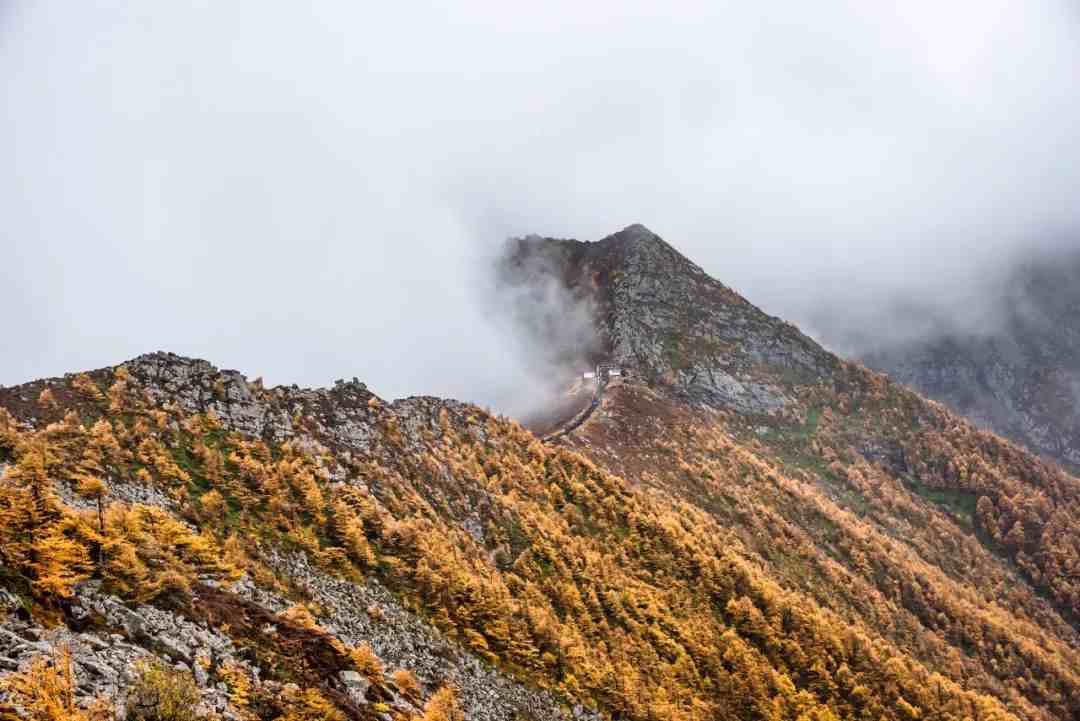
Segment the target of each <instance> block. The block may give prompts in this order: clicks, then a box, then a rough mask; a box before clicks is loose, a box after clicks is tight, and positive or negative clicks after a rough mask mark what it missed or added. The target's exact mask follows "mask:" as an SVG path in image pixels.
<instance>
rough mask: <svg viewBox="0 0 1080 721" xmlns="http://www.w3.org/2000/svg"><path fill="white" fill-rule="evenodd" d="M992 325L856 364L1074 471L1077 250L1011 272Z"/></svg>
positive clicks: (1079, 386) (1079, 453)
mask: <svg viewBox="0 0 1080 721" xmlns="http://www.w3.org/2000/svg"><path fill="white" fill-rule="evenodd" d="M1003 291H1004V292H1003V293H1002V295H1001V297H1000V298H999V299H998V300H997V301H996V308H997V318H996V319H995V322H994V324H993V327H992V328H990V329H988V330H986V331H983V332H979V333H963V332H947V331H943V332H940V333H938V334H933V335H931V336H929V337H926V338H923V339H920V340H918V341H916V342H913V343H910V344H904V345H889V344H887V343H886V344H884V346H883V347H882V348H880V349H879V350H877V351H875V352H872V353H869V354H867V355H866V357H865V359H864V360H865V362H866V363H867V365H869V366H870V367H872V368H876V369H880V370H882V371H884V372H887V373H889V375H891V376H892V377H893V378H895V379H896V380H898V381H899V382H901V383H904V384H907V385H910V386H911V387H913V388H915V389H916V390H918V391H919V392H920V393H923V394H925V395H926V396H928V397H930V398H935V399H937V400H940V401H942V402H943V403H946V404H947V405H948V406H949V407H950V408H953V409H954V410H956V411H957V412H958V413H961V414H963V415H965V416H967V417H969V418H971V419H972V420H973V421H975V422H976V423H978V424H979V425H982V426H985V427H986V428H990V429H993V430H994V431H996V432H998V433H1001V434H1002V435H1005V436H1008V437H1009V438H1012V439H1014V440H1016V441H1018V442H1019V443H1023V444H1024V445H1026V446H1027V447H1029V448H1031V449H1032V450H1033V451H1035V452H1036V453H1040V454H1042V455H1044V456H1046V457H1048V458H1052V459H1054V460H1057V461H1059V462H1061V463H1064V464H1066V465H1067V466H1069V467H1070V468H1072V469H1074V470H1075V469H1077V468H1080V253H1075V252H1074V253H1072V254H1066V255H1063V256H1061V257H1058V258H1054V259H1052V261H1047V260H1042V261H1040V262H1039V263H1038V264H1035V265H1031V266H1029V267H1026V268H1023V269H1021V270H1019V271H1017V272H1016V273H1015V274H1014V275H1013V276H1012V277H1011V278H1009V282H1008V285H1007V287H1006V288H1004V289H1003Z"/></svg>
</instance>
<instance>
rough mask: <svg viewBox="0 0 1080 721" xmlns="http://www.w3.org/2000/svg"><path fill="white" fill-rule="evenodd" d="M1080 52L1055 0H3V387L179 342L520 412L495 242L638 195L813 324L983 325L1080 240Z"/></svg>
mask: <svg viewBox="0 0 1080 721" xmlns="http://www.w3.org/2000/svg"><path fill="white" fill-rule="evenodd" d="M1077 67H1080V28H1078V17H1077V11H1076V9H1075V6H1074V4H1072V3H1069V2H1064V1H1061V2H1055V1H1053V0H1034V1H1033V2H1028V3H1013V2H1005V1H1004V0H997V1H995V0H990V1H989V2H985V1H984V2H974V1H973V0H965V1H961V2H957V3H950V4H944V5H943V4H942V3H939V2H933V3H931V2H923V1H919V0H916V1H914V2H909V3H903V4H902V6H900V7H886V6H884V5H882V4H867V3H847V2H824V3H816V4H813V5H807V4H804V3H795V2H789V3H773V4H765V5H758V6H754V7H753V8H751V7H749V6H746V5H745V4H740V3H715V2H711V3H704V2H702V3H677V4H675V5H671V4H668V3H665V4H659V3H658V4H655V5H653V4H649V3H607V2H600V3H590V4H587V5H586V6H584V7H582V5H581V3H570V2H554V3H544V4H542V5H536V6H533V7H529V8H522V7H521V6H519V5H515V4H507V3H494V2H473V3H464V4H460V3H459V4H455V5H454V6H453V7H452V8H447V7H442V6H439V5H436V4H428V3H402V4H396V5H395V4H385V3H384V4H382V5H378V6H372V5H369V4H364V3H360V4H356V3H330V2H319V3H314V4H312V5H311V6H310V7H304V8H299V7H277V6H267V5H266V4H265V3H254V2H240V1H237V2H230V3H213V4H205V5H203V6H200V5H199V4H197V3H196V4H187V3H185V4H177V3H167V2H141V3H123V2H117V3H94V2H87V3H80V4H79V5H78V6H77V7H73V6H72V5H71V4H70V3H48V2H45V3H31V2H18V1H17V0H16V1H14V2H8V3H5V4H4V5H3V6H2V8H0V87H2V88H3V91H2V92H3V93H4V98H3V99H4V107H5V110H6V112H5V113H4V114H3V115H2V117H0V157H3V158H4V159H5V162H3V163H0V194H2V196H3V197H4V198H5V199H6V201H7V202H6V205H5V208H4V212H3V213H2V214H0V243H2V244H3V250H4V262H3V263H2V264H0V306H2V307H3V308H5V310H6V311H7V313H6V314H5V316H6V318H5V321H6V322H5V324H4V326H5V327H4V329H3V333H4V339H5V350H6V352H5V353H4V354H2V355H0V382H2V383H7V384H12V383H16V382H21V381H24V380H27V379H30V378H34V377H39V376H42V375H50V374H57V373H62V372H65V371H71V370H76V369H81V368H86V367H94V366H100V365H105V364H111V363H115V362H118V361H120V360H122V359H124V358H125V357H128V356H131V355H135V354H137V353H141V352H145V351H149V350H154V349H158V348H165V349H169V350H174V351H176V352H180V353H186V354H191V355H198V356H202V357H206V358H208V359H210V360H212V361H214V362H215V363H218V364H220V365H223V366H228V367H235V368H239V369H240V370H242V371H244V372H247V373H249V374H252V375H256V374H262V375H264V376H265V377H266V380H267V381H268V382H271V383H293V382H296V383H300V384H305V385H316V384H328V383H330V382H332V380H333V379H334V378H337V377H342V376H346V377H347V376H353V375H355V376H358V377H360V378H362V379H363V380H366V381H367V382H368V383H369V384H371V385H372V386H373V387H374V389H375V390H377V391H379V392H380V393H382V394H384V395H388V396H391V397H393V396H401V395H407V394H410V393H437V394H441V395H449V396H456V397H461V398H465V399H469V400H474V401H478V402H481V403H487V404H492V405H494V406H495V407H497V408H503V409H507V410H512V411H513V412H515V413H516V412H519V411H518V409H519V408H520V407H521V403H522V401H521V398H522V397H524V396H527V395H528V394H527V393H526V394H524V396H523V395H522V394H521V391H520V389H521V387H522V386H523V385H528V384H532V383H535V382H537V381H536V377H537V375H540V376H544V375H545V374H544V372H543V371H542V370H540V371H538V370H537V368H538V367H539V368H543V367H544V364H543V363H541V364H537V363H536V362H535V353H538V352H540V351H539V349H536V348H532V349H530V348H527V347H525V348H522V347H521V341H519V340H517V337H516V335H515V334H514V333H513V332H510V331H508V330H507V327H508V326H507V324H506V323H505V322H504V321H503V320H500V319H499V318H498V317H497V316H498V313H497V312H496V310H497V309H494V308H492V306H491V305H490V304H489V303H487V302H486V300H485V294H484V288H485V283H487V282H488V280H486V278H487V276H486V275H485V273H486V272H487V269H489V268H490V261H491V259H492V258H493V257H494V256H495V255H496V254H497V252H498V249H499V247H501V244H502V243H503V242H505V239H506V238H507V237H509V236H520V235H526V234H529V233H539V234H543V235H553V236H559V237H577V238H581V239H598V238H601V237H603V236H605V235H607V234H609V233H611V232H613V231H615V230H617V229H619V228H622V227H624V226H626V225H628V224H630V223H633V222H641V223H644V224H646V225H648V226H649V227H650V228H651V229H653V230H654V231H656V232H658V233H660V234H661V235H662V236H664V237H665V238H666V239H668V240H669V241H670V242H672V243H673V244H674V245H675V246H676V247H678V248H679V249H680V250H682V251H683V252H685V253H686V254H687V255H688V256H690V257H691V258H692V259H693V260H695V261H696V262H697V263H699V264H700V265H702V266H703V267H704V268H705V269H706V270H707V271H708V272H709V273H710V274H712V275H714V276H716V277H717V278H719V279H720V280H722V281H724V282H726V283H728V284H729V285H732V286H734V287H735V288H736V289H737V290H739V291H740V292H742V293H744V294H745V295H746V296H748V297H749V298H750V299H751V300H753V301H754V302H756V303H758V304H759V305H762V306H763V307H764V308H765V309H766V310H767V311H769V312H770V313H773V314H776V315H782V316H784V317H787V318H790V319H792V320H794V321H796V322H797V323H800V324H801V325H803V326H804V328H805V329H806V330H808V331H810V332H812V333H817V334H818V335H820V336H823V337H826V336H828V337H827V338H826V340H829V339H830V338H841V337H847V336H850V331H851V329H859V330H861V331H862V333H863V334H864V335H869V336H870V337H872V338H874V339H879V338H881V337H888V336H889V335H890V334H894V333H895V332H896V329H897V325H896V323H894V322H892V321H890V320H889V319H890V318H891V317H892V316H891V315H890V314H891V311H890V310H888V309H891V308H893V307H895V306H896V304H897V303H899V302H906V303H909V304H910V305H911V307H916V308H928V309H931V310H932V312H931V311H920V312H919V313H918V314H917V315H918V316H919V317H920V318H922V317H927V316H928V314H929V315H932V316H934V317H937V316H941V317H943V318H946V319H947V321H948V322H963V323H967V324H969V325H977V324H979V323H983V322H984V320H980V317H981V316H987V315H988V314H987V313H985V312H984V311H983V310H982V309H983V308H984V307H985V305H986V302H985V299H986V298H987V293H988V292H989V290H992V288H993V284H994V282H996V281H995V280H994V279H996V278H999V277H1001V276H1002V274H1003V273H1006V272H1007V269H1008V266H1009V265H1010V264H1012V263H1015V262H1018V260H1019V259H1024V258H1029V257H1032V256H1036V255H1041V254H1044V253H1050V252H1055V251H1057V250H1060V249H1061V248H1063V247H1067V246H1075V245H1076V243H1077V238H1078V237H1080V236H1078V235H1077V234H1076V233H1077V229H1078V227H1080V210H1078V208H1080V203H1077V202H1076V200H1077V199H1076V190H1075V189H1076V188H1077V187H1080V123H1077V122H1076V120H1077V117H1078V111H1080V85H1078V84H1077V83H1076V82H1075V70H1076V68H1077ZM540 300H541V301H542V300H545V299H540ZM530 302H533V301H532V300H530ZM540 305H541V306H543V304H542V303H541V304H540ZM552 307H553V308H556V309H557V308H560V304H559V302H558V299H556V302H555V304H554V305H553V306H552ZM989 316H990V319H991V322H992V321H993V314H992V313H990V314H989ZM540 317H541V318H545V322H551V320H552V319H551V317H550V316H547V315H545V312H543V311H542V312H541V313H540ZM571 317H572V313H571ZM920 322H922V321H920ZM915 325H916V326H917V325H918V323H916V324H915ZM868 329H869V330H868ZM913 332H917V329H916V330H915V331H913ZM571 337H572V336H571ZM831 342H832V341H831ZM834 344H835V342H834Z"/></svg>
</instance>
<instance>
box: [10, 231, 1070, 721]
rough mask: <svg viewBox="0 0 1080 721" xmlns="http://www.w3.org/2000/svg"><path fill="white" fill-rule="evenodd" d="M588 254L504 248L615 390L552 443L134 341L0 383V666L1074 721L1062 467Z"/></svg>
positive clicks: (250, 688) (700, 706)
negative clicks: (98, 358)
mask: <svg viewBox="0 0 1080 721" xmlns="http://www.w3.org/2000/svg"><path fill="white" fill-rule="evenodd" d="M622 233H623V235H621V236H620V234H618V233H617V234H615V235H614V236H611V237H612V238H615V239H614V240H611V241H608V242H607V243H606V245H605V244H603V243H604V241H601V244H596V243H594V244H588V245H584V244H576V242H573V241H552V242H551V244H550V245H548V241H544V240H543V239H537V238H533V239H532V240H527V241H526V243H525V246H527V251H528V252H526V253H525V255H521V248H522V244H521V242H519V241H515V243H516V245H514V244H512V246H511V249H512V253H511V256H510V258H511V260H510V263H511V266H510V268H509V270H510V271H511V276H510V277H509V279H508V282H510V283H511V284H513V283H518V284H527V283H534V282H535V283H550V282H552V281H553V279H554V280H555V281H557V282H559V283H561V284H563V286H564V290H565V292H566V293H567V294H568V295H569V296H570V297H572V298H576V299H577V300H579V301H581V302H583V303H586V307H588V308H590V309H591V310H593V311H595V312H596V323H597V325H596V331H597V334H598V338H599V339H600V342H599V343H597V344H596V345H595V346H593V347H592V348H590V350H589V351H588V352H590V353H594V354H595V358H596V360H601V359H605V360H613V361H617V362H621V361H626V365H627V369H628V371H629V372H628V373H627V374H626V375H625V376H623V377H619V378H613V379H610V380H609V381H608V383H607V385H606V386H605V390H604V393H603V395H602V397H601V398H600V402H599V404H598V407H597V408H596V410H595V412H594V413H592V414H591V415H590V416H589V417H588V418H587V419H586V420H585V421H584V422H583V423H582V424H581V425H580V426H578V427H576V428H574V429H573V430H572V431H570V432H568V433H566V434H564V435H561V436H560V437H559V438H557V439H555V440H554V441H552V442H548V443H545V442H542V441H541V440H540V439H539V438H538V437H537V436H536V435H534V434H533V433H530V432H528V431H527V430H525V429H524V428H522V427H521V426H520V425H518V424H517V423H515V422H513V421H511V420H508V419H505V418H500V417H498V416H494V415H491V414H489V413H487V412H485V411H484V410H482V409H480V408H477V407H475V406H472V405H470V404H467V403H461V402H458V401H449V400H443V399H438V398H433V397H424V396H419V397H412V398H407V399H400V400H398V401H394V402H392V403H388V402H385V401H383V400H382V399H380V398H378V397H377V396H376V395H374V394H372V393H371V392H370V391H368V390H367V388H366V387H365V386H364V385H363V384H362V383H359V382H358V381H350V382H342V383H338V384H335V386H333V387H331V388H325V389H316V390H307V389H300V388H296V387H292V386H278V387H275V388H270V389H268V388H264V387H262V384H261V383H260V382H258V381H257V380H255V381H249V380H248V379H246V378H244V377H243V375H242V374H240V373H238V372H236V371H219V370H218V369H216V368H214V366H212V365H211V364H210V363H208V362H206V361H198V360H191V359H186V358H183V357H181V356H175V355H172V354H167V353H154V354H147V355H144V356H139V357H138V358H136V359H133V360H131V361H129V362H127V363H126V364H122V365H120V366H116V367H113V368H108V369H102V370H99V371H94V372H91V373H83V374H73V375H69V376H65V377H63V378H59V379H52V380H49V381H39V382H35V383H32V384H28V385H25V386H19V387H15V388H6V389H0V409H4V410H0V464H3V465H4V466H5V470H4V472H3V475H2V476H0V541H3V542H2V543H0V568H2V570H3V572H2V573H0V587H2V588H3V589H4V593H5V594H6V595H3V597H2V598H0V601H3V604H0V605H3V606H4V607H5V608H7V609H9V611H8V615H7V616H5V617H3V618H0V629H3V630H4V631H5V632H6V633H5V634H0V666H3V667H4V668H5V669H8V673H9V675H8V678H15V679H19V678H23V676H20V674H24V675H25V674H32V672H33V669H34V668H35V667H34V666H33V665H32V664H35V663H38V662H39V660H40V659H41V658H43V657H48V656H49V654H50V653H54V652H59V651H58V649H61V648H62V646H63V645H64V644H65V643H70V644H72V645H73V649H74V650H73V654H74V658H75V668H76V675H77V677H78V681H79V690H78V693H77V694H76V695H77V696H78V697H79V698H80V699H82V700H83V702H84V703H85V704H88V703H90V701H91V700H92V699H93V698H94V697H95V696H101V697H102V698H103V699H104V700H105V701H107V702H108V703H111V704H112V705H113V712H114V714H115V713H117V712H119V713H120V715H121V716H124V715H125V714H126V713H127V711H126V710H125V709H127V708H130V702H131V697H130V693H131V692H130V691H129V689H130V688H133V687H138V684H139V683H143V682H144V681H145V678H146V675H145V674H142V675H140V673H141V672H140V673H135V674H134V675H133V674H132V673H129V674H128V677H124V676H123V673H122V670H123V669H124V668H127V667H132V665H133V664H134V663H135V661H137V660H138V659H143V660H144V661H145V660H148V659H161V660H163V662H164V663H167V664H168V665H169V667H170V668H172V667H173V666H176V664H183V667H182V668H181V669H180V670H177V671H175V673H176V674H178V676H177V677H176V678H179V679H181V680H183V679H187V681H185V683H189V684H194V686H195V689H196V690H195V691H194V692H193V693H194V694H196V696H197V698H198V699H200V700H199V701H198V704H199V708H201V709H203V711H204V712H206V713H214V714H219V715H221V716H222V717H225V718H230V719H232V718H236V719H245V720H248V719H254V718H259V719H263V718H265V719H268V721H269V720H270V719H282V718H284V719H300V718H305V719H307V718H312V714H315V715H320V717H325V718H327V719H331V720H332V721H343V719H345V718H349V719H375V718H378V719H380V721H387V719H396V720H399V721H405V720H406V719H414V718H423V719H424V721H445V719H449V718H455V716H454V715H453V714H455V713H456V714H464V717H466V718H470V719H471V718H477V719H484V720H487V719H492V720H494V719H499V720H500V721H502V720H505V721H511V719H515V720H525V719H549V718H565V719H571V718H573V719H577V720H579V721H584V720H585V719H599V718H610V719H616V718H621V719H640V720H641V721H660V720H661V719H663V720H670V721H689V720H694V721H697V720H699V719H701V720H704V719H711V718H717V717H720V718H740V719H792V721H806V720H807V719H811V720H812V721H831V720H832V719H839V718H857V719H872V720H873V721H878V720H879V719H888V720H889V721H893V720H894V719H895V720H897V721H915V719H920V718H940V719H956V720H957V721H962V720H963V719H969V718H970V719H979V720H980V721H994V720H1004V719H1030V720H1031V721H1050V720H1051V719H1061V718H1070V717H1076V716H1077V714H1078V712H1080V639H1078V633H1077V620H1076V611H1077V609H1078V608H1080V585H1078V583H1077V578H1078V577H1080V574H1078V573H1077V571H1078V569H1080V548H1078V547H1077V543H1078V541H1077V539H1078V534H1077V533H1076V530H1077V529H1078V524H1080V481H1078V480H1077V479H1076V478H1074V477H1072V476H1069V475H1067V474H1065V473H1064V472H1063V471H1061V470H1060V469H1058V468H1056V467H1054V466H1051V465H1048V464H1046V463H1044V462H1042V461H1040V460H1039V459H1037V458H1034V457H1033V456H1032V455H1031V454H1030V453H1027V452H1026V451H1024V450H1023V449H1021V448H1019V447H1018V446H1016V445H1015V444H1012V443H1010V442H1008V441H1006V440H1003V439H1001V438H998V437H997V436H994V435H993V434H990V433H987V432H984V431H980V430H978V429H976V428H975V427H974V426H972V425H971V424H970V423H968V422H967V421H965V420H964V419H962V418H960V417H958V416H956V415H954V414H952V413H951V412H949V411H947V410H946V409H945V408H944V407H943V406H941V405H940V404H936V403H933V402H931V401H927V400H925V399H922V398H921V397H919V396H917V395H916V394H915V393H913V392H911V391H909V390H907V389H905V388H903V387H901V386H899V385H898V384H896V383H893V382H891V381H889V380H888V379H887V378H885V377H883V376H880V375H878V374H874V373H871V372H870V371H868V370H866V369H865V368H863V367H861V366H859V365H857V364H854V363H850V362H846V361H843V360H841V359H838V358H836V357H835V356H832V355H831V354H828V353H827V352H826V351H824V349H822V348H821V347H820V346H817V344H815V343H813V341H811V340H809V339H808V338H806V336H804V335H803V334H801V333H800V332H799V331H798V330H797V329H795V328H794V327H793V326H791V325H790V324H787V323H785V322H783V321H780V320H779V319H776V318H773V317H771V316H768V315H767V314H765V313H764V312H762V311H760V310H759V309H757V308H756V307H754V306H752V305H751V304H750V303H749V302H748V301H746V300H745V299H743V298H742V297H741V296H738V295H737V294H734V293H732V292H726V290H725V289H726V286H723V284H721V283H719V282H718V281H713V280H711V279H708V278H707V276H705V275H704V274H703V273H701V274H700V275H699V273H700V269H699V268H697V266H694V265H693V264H692V263H690V262H689V261H686V263H683V262H682V261H683V260H685V259H682V260H680V258H682V256H681V255H678V254H677V251H675V250H674V248H673V247H672V246H670V245H668V244H667V243H666V241H661V242H657V240H659V238H658V237H657V238H655V239H654V238H653V236H652V234H651V233H648V231H647V230H646V229H644V228H643V227H642V226H631V227H630V228H629V229H627V230H626V231H622ZM550 248H554V251H550V250H549V249H550ZM514 249H516V252H517V253H518V255H517V262H518V265H517V266H514V265H513V263H514V262H515V261H514ZM623 251H626V253H623ZM535 253H539V256H538V257H539V262H536V263H532V262H525V261H527V260H529V261H531V260H534V259H536V257H535V256H534V255H533V254H535ZM621 253H622V254H621ZM672 253H674V254H676V255H671V254H672ZM627 255H628V256H629V257H630V261H629V264H628V265H625V266H622V265H620V263H622V262H623V260H624V259H625V257H626V256H627ZM657 255H659V256H660V257H661V258H667V263H668V264H667V265H663V264H653V266H656V265H659V267H660V269H661V270H660V271H657V269H656V267H651V268H646V267H644V266H645V265H646V261H648V260H650V259H653V258H654V256H657ZM635 259H636V260H635ZM616 261H617V262H616ZM622 268H632V269H633V272H632V273H630V272H627V271H626V270H622V273H623V275H622V277H616V274H617V273H619V272H620V270H621V269H622ZM663 269H667V272H664V271H663ZM695 269H696V270H695ZM503 272H504V273H505V272H507V269H506V268H503ZM504 280H506V279H505V278H504ZM605 294H607V296H608V297H609V298H610V299H612V302H613V304H609V305H605ZM525 297H535V296H525ZM691 301H693V302H695V303H696V308H695V310H694V311H693V313H691V312H690V311H689V310H688V309H686V308H684V307H682V306H685V305H687V304H688V303H690V302H691ZM605 329H607V330H605ZM545 331H546V328H543V327H542V328H538V331H537V332H541V333H542V332H545ZM605 333H607V335H606V336H605V335H604V334H605ZM609 341H610V344H608V343H609ZM718 344H724V347H723V348H720V347H719V345H718ZM608 349H610V351H611V354H610V355H605V352H607V350H608ZM736 384H737V385H736ZM579 388H581V389H583V388H584V386H579ZM91 481H98V482H99V483H98V484H95V483H92V482H91ZM35 499H36V500H35ZM35 504H37V505H35ZM35 509H37V510H35ZM169 539H171V540H169ZM44 549H54V552H52V555H51V556H49V555H47V554H44V553H42V551H43V550H44ZM58 550H62V551H63V555H62V556H58V555H57V553H56V552H55V551H58ZM46 558H64V559H68V560H67V561H66V562H65V563H64V564H60V565H59V566H58V565H57V564H56V563H47V562H46V561H45V559H46ZM19 609H21V611H20V610H19ZM147 624H151V625H152V627H153V628H155V629H160V633H159V635H160V636H162V638H164V639H165V644H164V645H161V644H158V645H155V644H152V643H150V642H149V641H148V640H147V639H148V637H147V635H146V633H145V628H144V627H145V626H146V625H147ZM260 628H262V629H266V628H269V629H271V630H270V631H260ZM140 629H143V630H142V631H140ZM8 634H10V635H8ZM110 634H111V635H110ZM12 638H16V639H18V641H17V642H16V641H11V640H10V639H12ZM4 639H8V640H7V641H5V640H4ZM200 659H203V660H200ZM204 661H205V664H204ZM95 668H98V669H101V673H100V674H97V675H95V672H94V671H93V669H95ZM109 669H111V671H110V670H109ZM391 669H394V674H393V677H392V678H391V674H390V673H389V671H390V670H391ZM406 672H407V673H406ZM38 673H44V671H38ZM170 673H173V672H170ZM408 674H412V677H411V680H410V676H409V675H408ZM154 678H157V677H154ZM102 679H104V680H102ZM109 679H112V680H109ZM122 679H126V680H122ZM121 680H122V681H121ZM176 683H179V681H176ZM9 684H10V682H9ZM9 694H10V692H9ZM4 698H7V699H10V698H11V696H10V695H9V696H5V697H4ZM19 698H22V697H19ZM26 702H27V701H26V699H25V698H22V700H21V701H20V703H24V704H25V703H26ZM455 709H456V710H455ZM439 714H442V715H439ZM460 717H461V716H460V715H459V716H457V718H460Z"/></svg>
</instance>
